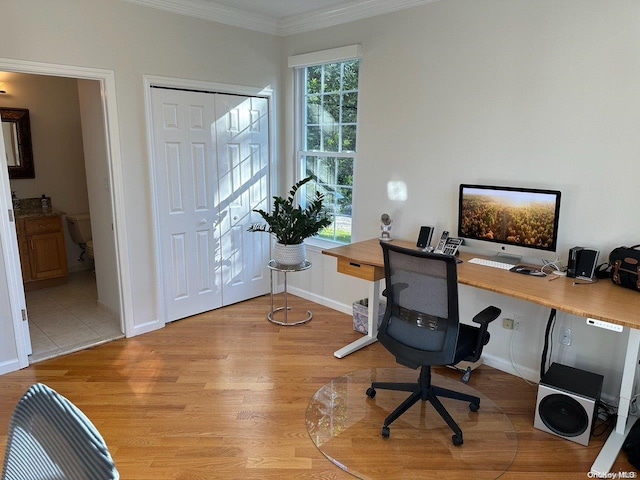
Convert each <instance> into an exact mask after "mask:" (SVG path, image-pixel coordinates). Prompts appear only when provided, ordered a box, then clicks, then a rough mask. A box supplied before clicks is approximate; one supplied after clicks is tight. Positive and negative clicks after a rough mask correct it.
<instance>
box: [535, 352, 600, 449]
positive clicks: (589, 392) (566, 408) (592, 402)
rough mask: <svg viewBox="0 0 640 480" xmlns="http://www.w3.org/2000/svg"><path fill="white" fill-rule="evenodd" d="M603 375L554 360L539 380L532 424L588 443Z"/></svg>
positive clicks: (558, 434)
mask: <svg viewBox="0 0 640 480" xmlns="http://www.w3.org/2000/svg"><path fill="white" fill-rule="evenodd" d="M603 380H604V377H603V376H602V375H598V374H595V373H591V372H587V371H585V370H580V369H578V368H574V367H568V366H566V365H561V364H559V363H553V364H551V366H550V367H549V370H547V373H545V374H544V376H543V377H542V379H541V380H540V385H539V386H538V400H537V403H536V414H535V420H534V423H533V426H534V427H535V428H537V429H539V430H542V431H544V432H548V433H552V434H553V435H557V436H559V437H562V438H565V439H567V440H571V441H572V442H576V443H579V444H581V445H585V446H587V445H589V438H590V437H591V432H592V430H593V424H594V421H595V419H596V418H597V415H598V413H597V412H598V403H599V401H600V394H601V393H602V382H603Z"/></svg>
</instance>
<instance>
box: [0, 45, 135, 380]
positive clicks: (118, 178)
mask: <svg viewBox="0 0 640 480" xmlns="http://www.w3.org/2000/svg"><path fill="white" fill-rule="evenodd" d="M0 70H3V71H6V72H15V73H26V74H33V75H49V76H56V77H68V78H75V79H82V80H96V81H98V82H99V83H100V89H101V92H102V110H103V112H104V118H105V132H104V134H105V139H106V148H107V158H108V159H109V176H110V182H111V186H112V188H111V207H112V211H113V221H114V233H115V250H116V269H117V277H118V290H119V294H120V312H119V314H120V318H121V323H122V324H123V325H124V333H125V335H126V336H127V337H130V336H133V335H134V323H133V298H132V295H131V276H130V271H129V269H128V265H130V261H129V253H128V250H127V235H126V221H125V202H124V198H125V197H124V176H123V173H122V157H121V154H120V134H119V122H118V108H117V101H116V82H115V72H114V71H113V70H104V69H97V68H89V67H77V66H70V65H59V64H52V63H42V62H32V61H24V60H12V59H5V58H0ZM0 193H2V192H0ZM9 196H10V195H9ZM4 197H6V195H4V196H3V198H2V199H0V206H4V205H2V203H3V200H5V198H4ZM7 220H8V219H7ZM0 222H1V223H3V224H4V222H5V220H0ZM11 250H13V251H12V252H10V253H11V258H13V259H14V261H17V262H18V265H19V258H20V257H19V253H18V250H17V244H16V245H15V246H14V247H13V248H11ZM14 270H15V269H14ZM8 273H9V275H10V276H11V277H12V278H11V280H10V284H9V291H10V292H9V293H10V298H11V299H12V300H13V301H16V302H17V303H19V301H20V300H19V299H20V295H21V296H22V298H23V302H24V288H23V286H22V274H21V273H20V275H17V274H16V273H15V272H13V273H12V272H8ZM19 290H21V293H20V294H17V293H16V292H17V291H19ZM21 308H25V305H22V306H14V308H13V309H12V311H13V312H14V318H13V323H14V328H15V329H16V332H18V331H20V329H21V328H22V327H21V326H20V325H21V322H22V314H21V311H20V310H21ZM16 344H17V349H18V354H19V357H20V358H19V359H18V362H19V364H20V368H23V367H26V366H27V365H28V358H27V353H26V345H25V342H24V339H23V338H21V336H19V335H18V334H17V333H16Z"/></svg>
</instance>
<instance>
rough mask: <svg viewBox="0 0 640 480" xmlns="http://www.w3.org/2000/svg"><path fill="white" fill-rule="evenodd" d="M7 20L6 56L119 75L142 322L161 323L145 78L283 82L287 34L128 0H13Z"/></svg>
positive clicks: (136, 305)
mask: <svg viewBox="0 0 640 480" xmlns="http://www.w3.org/2000/svg"><path fill="white" fill-rule="evenodd" d="M1 23H2V28H0V59H16V60H20V61H31V62H46V63H52V64H56V65H70V66H78V67H89V68H97V69H103V70H111V71H113V72H114V73H115V82H116V96H117V107H118V112H117V113H118V120H119V128H118V134H119V138H120V155H121V158H122V170H123V177H124V185H123V189H124V196H125V198H124V199H123V201H124V204H125V205H126V212H125V215H124V217H125V218H126V225H125V226H124V229H125V231H126V239H127V248H128V254H129V258H130V259H131V261H130V262H129V264H128V265H123V268H125V269H128V271H129V274H130V278H131V285H130V289H131V292H130V293H131V295H132V297H133V299H134V302H133V305H132V310H133V312H132V317H133V319H132V322H133V324H134V329H135V328H137V327H139V326H140V325H149V324H154V323H156V324H157V325H161V324H162V322H158V318H159V311H158V308H157V306H158V304H159V302H158V300H159V299H158V297H159V292H158V291H157V289H156V286H157V285H158V282H157V281H156V275H157V272H156V270H155V265H154V256H155V252H154V250H153V246H154V241H153V235H154V225H153V215H152V199H151V194H150V191H151V190H150V189H151V175H150V169H149V158H148V151H149V150H148V146H147V144H146V117H145V113H144V100H143V98H144V97H143V95H144V92H143V79H142V77H143V75H145V74H146V75H158V76H166V77H178V78H185V79H191V80H203V81H209V82H218V83H227V84H237V85H245V86H251V87H259V88H264V87H270V88H273V89H277V88H278V87H279V84H278V80H279V77H280V75H281V70H280V55H281V47H280V45H281V40H280V39H279V38H277V37H274V36H272V35H267V34H261V33H255V32H251V31H246V30H242V29H239V28H235V27H230V26H226V25H221V24H215V23H212V22H206V21H201V20H198V19H194V18H191V17H186V16H179V15H175V14H170V13H167V12H163V11H160V10H157V9H152V8H148V7H142V6H139V5H133V4H130V3H127V2H121V1H119V0H65V1H64V2H42V1H39V0H5V1H3V2H2V21H1ZM120 228H123V226H120Z"/></svg>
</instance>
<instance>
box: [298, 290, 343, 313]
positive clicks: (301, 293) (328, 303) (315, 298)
mask: <svg viewBox="0 0 640 480" xmlns="http://www.w3.org/2000/svg"><path fill="white" fill-rule="evenodd" d="M289 293H291V294H292V295H296V296H298V297H300V298H304V299H305V300H309V301H310V302H315V303H318V304H320V305H322V306H323V307H327V308H331V309H332V310H337V311H338V312H340V313H344V314H346V315H352V314H353V306H352V305H345V304H344V303H339V302H335V301H333V300H331V299H329V298H326V297H321V296H319V295H315V294H313V293H310V292H307V291H306V290H301V289H299V288H296V287H289Z"/></svg>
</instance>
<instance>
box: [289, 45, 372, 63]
mask: <svg viewBox="0 0 640 480" xmlns="http://www.w3.org/2000/svg"><path fill="white" fill-rule="evenodd" d="M356 58H358V59H359V58H362V45H360V44H356V45H347V46H346V47H338V48H331V49H329V50H320V51H318V52H310V53H301V54H300V55H292V56H290V57H289V68H305V67H310V66H312V65H322V64H323V63H333V62H346V61H347V60H354V59H356Z"/></svg>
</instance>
